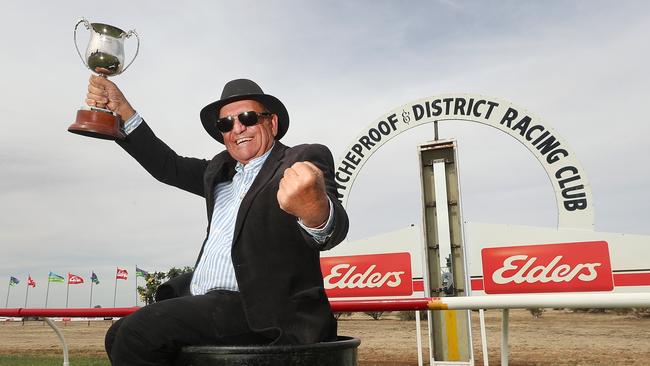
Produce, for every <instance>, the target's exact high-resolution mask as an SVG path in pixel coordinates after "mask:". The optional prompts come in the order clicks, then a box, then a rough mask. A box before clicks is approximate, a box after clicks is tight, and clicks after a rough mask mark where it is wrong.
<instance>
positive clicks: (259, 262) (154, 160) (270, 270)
mask: <svg viewBox="0 0 650 366" xmlns="http://www.w3.org/2000/svg"><path fill="white" fill-rule="evenodd" d="M118 143H119V144H120V146H121V147H122V148H124V149H125V150H126V151H127V152H128V153H129V154H130V155H131V156H133V157H134V158H135V159H136V160H137V161H138V162H139V163H140V164H141V165H142V166H143V167H144V168H145V169H146V170H147V171H148V172H149V173H151V174H152V175H153V176H154V177H155V178H156V179H158V180H160V181H161V182H164V183H167V184H170V185H173V186H176V187H178V188H181V189H184V190H186V191H188V192H192V193H195V194H198V195H200V196H202V197H205V200H206V209H207V217H208V228H207V233H209V232H210V221H211V218H212V213H213V210H214V198H215V197H214V186H215V184H217V183H220V182H224V181H227V180H230V179H232V176H233V175H234V172H235V171H234V168H235V164H236V161H235V160H234V159H233V158H232V157H231V156H230V155H229V154H228V152H227V151H223V152H221V153H219V154H218V155H216V156H215V157H214V158H213V159H212V160H210V161H208V160H202V159H195V158H185V157H181V156H179V155H177V154H176V153H175V152H174V151H173V150H172V149H170V148H169V147H168V146H167V145H165V144H164V143H163V142H162V141H161V140H159V139H158V138H157V137H156V136H155V135H154V134H153V132H152V131H151V129H150V128H149V127H148V126H147V125H146V123H144V122H143V123H142V124H141V125H140V126H139V127H138V128H136V129H135V130H134V131H133V132H131V133H130V134H129V136H128V138H127V139H126V140H124V141H121V142H118ZM297 161H310V162H312V163H314V164H315V165H316V166H318V167H319V168H320V169H321V170H322V171H323V173H324V177H325V185H326V190H327V194H328V196H329V198H330V200H331V201H332V204H333V210H334V231H333V233H332V235H331V236H330V237H329V239H328V240H327V241H326V242H325V243H323V244H319V243H317V242H316V241H315V240H314V239H313V238H312V237H311V236H310V235H309V234H307V233H306V232H305V231H304V230H302V228H300V227H299V225H298V222H297V219H296V217H294V216H292V215H290V214H288V213H286V212H284V211H283V210H282V209H280V207H279V205H278V202H277V191H278V186H279V182H280V179H281V178H282V176H283V173H284V170H285V169H286V168H288V167H290V166H291V165H292V164H293V163H295V162H297ZM347 231H348V218H347V214H346V213H345V210H344V209H343V207H342V206H341V204H340V203H339V201H338V200H337V195H336V185H335V182H334V162H333V159H332V155H331V153H330V151H329V150H328V149H327V148H326V147H325V146H323V145H299V146H295V147H291V148H290V147H287V146H285V145H283V144H281V143H280V142H279V141H276V142H275V145H274V147H273V149H272V151H271V154H270V155H269V157H268V158H267V160H266V161H265V163H264V165H263V166H262V169H261V170H260V172H259V174H258V175H257V177H256V178H255V180H254V181H253V184H252V185H251V187H250V189H249V190H248V192H247V194H246V196H245V197H244V199H243V201H242V203H241V206H240V208H239V212H238V213H237V219H236V223H235V232H234V236H233V244H232V250H231V255H232V261H233V265H234V269H235V276H236V278H237V283H238V285H239V290H240V294H241V299H242V303H243V304H244V310H245V313H246V317H247V319H248V323H249V325H250V327H251V329H253V330H255V331H257V332H259V333H260V334H263V335H265V336H266V337H268V338H269V339H271V340H272V341H273V343H298V344H304V343H314V342H319V341H323V340H331V339H333V338H335V337H336V321H335V320H334V318H333V316H332V313H331V309H330V306H329V302H328V300H327V297H326V296H325V291H324V289H323V279H322V274H321V271H320V261H319V250H325V249H330V248H332V247H334V246H335V245H337V244H338V243H340V242H341V241H342V240H343V239H344V238H345V236H346V234H347ZM206 240H207V234H206ZM204 246H205V240H204V242H203V247H204ZM203 247H201V252H200V253H199V257H198V259H197V263H198V260H199V259H200V258H201V255H202V253H203ZM190 280H191V276H181V277H179V278H176V279H174V280H172V281H169V282H168V283H167V284H166V285H164V286H161V288H160V289H159V292H158V294H157V296H156V299H157V300H160V299H164V298H169V297H173V296H179V295H188V294H189V282H190Z"/></svg>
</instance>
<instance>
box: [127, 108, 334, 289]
mask: <svg viewBox="0 0 650 366" xmlns="http://www.w3.org/2000/svg"><path fill="white" fill-rule="evenodd" d="M141 123H142V117H140V115H139V114H138V113H136V114H135V115H133V117H131V118H130V119H129V120H128V121H126V122H125V124H124V131H125V132H126V134H129V133H131V132H132V131H133V130H134V129H136V128H137V127H138V126H139V125H140V124H141ZM271 150H272V149H269V151H267V152H266V153H265V154H264V155H262V156H260V157H257V158H255V159H253V160H251V161H249V162H248V164H246V165H244V164H241V163H237V165H236V166H235V175H234V177H233V179H232V180H231V181H228V182H222V183H219V184H217V185H216V186H215V187H214V197H215V199H214V211H213V214H212V221H211V222H210V232H209V234H208V238H207V240H206V242H205V246H204V248H203V254H202V255H201V258H200V260H199V264H198V265H197V267H196V268H195V269H194V276H193V277H192V282H191V284H190V291H191V293H192V294H193V295H203V294H205V293H207V292H209V291H211V290H217V289H219V290H231V291H238V289H239V287H238V285H237V279H236V278H235V269H234V266H233V263H232V258H231V255H230V252H231V248H232V240H233V235H234V231H235V220H236V218H237V212H238V211H239V206H240V205H241V202H242V200H243V199H244V197H245V196H246V193H247V192H248V189H249V188H250V186H251V185H252V184H253V181H254V180H255V177H257V174H258V173H259V172H260V170H261V169H262V166H263V165H264V162H265V161H266V159H267V158H268V156H269V155H270V154H271ZM328 200H329V198H328ZM329 206H330V207H329V208H330V210H329V217H328V219H327V223H326V224H325V225H324V227H323V228H320V229H313V228H308V227H306V226H305V225H304V224H303V223H302V222H301V221H300V220H298V223H299V224H300V226H301V227H302V228H303V229H304V230H305V231H306V232H307V233H309V234H310V235H311V236H312V237H313V238H314V240H315V241H316V242H317V243H320V244H322V243H324V242H325V241H326V240H327V239H328V238H329V236H330V235H331V234H332V231H333V229H334V215H333V211H334V210H333V209H332V201H331V200H330V201H329Z"/></svg>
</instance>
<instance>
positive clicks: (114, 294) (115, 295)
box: [113, 269, 117, 307]
mask: <svg viewBox="0 0 650 366" xmlns="http://www.w3.org/2000/svg"><path fill="white" fill-rule="evenodd" d="M116 297H117V269H116V270H115V292H113V307H115V298H116Z"/></svg>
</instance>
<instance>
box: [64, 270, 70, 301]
mask: <svg viewBox="0 0 650 366" xmlns="http://www.w3.org/2000/svg"><path fill="white" fill-rule="evenodd" d="M68 295H70V272H68V288H67V290H66V291H65V308H66V309H67V308H68Z"/></svg>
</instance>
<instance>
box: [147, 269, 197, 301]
mask: <svg viewBox="0 0 650 366" xmlns="http://www.w3.org/2000/svg"><path fill="white" fill-rule="evenodd" d="M193 270H194V268H192V267H189V266H185V267H183V268H176V267H172V268H170V269H169V271H167V272H150V273H149V274H147V275H145V276H144V280H145V285H144V286H138V294H139V295H140V299H142V301H144V302H145V303H146V304H147V305H149V304H153V303H154V302H155V298H154V296H155V295H156V290H157V289H158V286H160V285H161V284H163V283H164V282H165V281H168V280H170V279H172V278H174V277H178V276H180V275H182V274H183V273H187V272H192V271H193Z"/></svg>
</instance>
